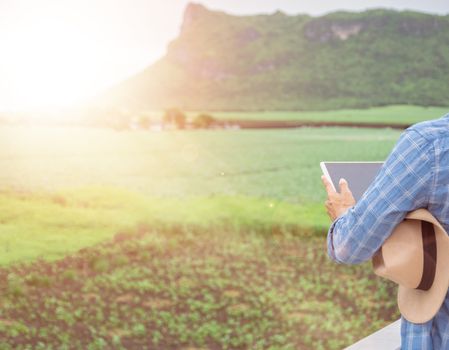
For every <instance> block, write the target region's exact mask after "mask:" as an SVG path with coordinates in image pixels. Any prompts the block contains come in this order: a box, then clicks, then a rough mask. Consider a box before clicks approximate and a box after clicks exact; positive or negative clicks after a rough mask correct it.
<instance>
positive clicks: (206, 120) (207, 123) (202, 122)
mask: <svg viewBox="0 0 449 350" xmlns="http://www.w3.org/2000/svg"><path fill="white" fill-rule="evenodd" d="M214 123H215V119H214V117H212V116H211V115H209V114H199V115H197V116H196V117H195V118H194V119H193V121H192V125H193V127H194V128H196V129H208V128H210V127H211V126H212V124H214Z"/></svg>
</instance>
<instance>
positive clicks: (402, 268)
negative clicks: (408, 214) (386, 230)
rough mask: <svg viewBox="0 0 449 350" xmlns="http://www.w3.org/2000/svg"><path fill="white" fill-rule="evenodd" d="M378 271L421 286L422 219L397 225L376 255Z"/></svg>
mask: <svg viewBox="0 0 449 350" xmlns="http://www.w3.org/2000/svg"><path fill="white" fill-rule="evenodd" d="M373 265H374V272H375V273H376V274H377V275H379V276H382V277H385V278H387V279H389V280H391V281H393V282H396V283H397V284H399V285H402V286H404V287H407V288H417V287H418V285H419V284H420V282H421V279H422V275H423V268H424V252H423V240H422V234H421V221H420V220H413V219H406V220H404V221H403V222H401V223H400V224H399V225H397V226H396V228H395V229H394V231H393V232H392V234H391V236H390V237H389V238H388V239H387V240H386V241H385V242H384V244H383V246H382V249H381V250H379V252H378V253H377V254H376V255H375V256H374V258H373Z"/></svg>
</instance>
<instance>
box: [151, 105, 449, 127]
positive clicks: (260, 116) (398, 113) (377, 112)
mask: <svg viewBox="0 0 449 350" xmlns="http://www.w3.org/2000/svg"><path fill="white" fill-rule="evenodd" d="M447 113H449V107H420V106H407V105H398V106H385V107H373V108H367V109H341V110H330V111H291V112H279V111H267V112H215V113H214V112H210V114H211V115H213V116H214V117H215V118H217V119H229V120H236V119H240V120H304V121H314V122H324V121H326V122H349V123H385V124H389V123H395V124H406V125H407V124H415V123H418V122H421V121H424V120H429V119H436V118H440V117H442V116H443V115H445V114H447ZM196 114H198V113H189V114H188V115H189V116H191V117H193V116H195V115H196ZM161 115H162V113H161ZM154 117H155V118H157V114H154Z"/></svg>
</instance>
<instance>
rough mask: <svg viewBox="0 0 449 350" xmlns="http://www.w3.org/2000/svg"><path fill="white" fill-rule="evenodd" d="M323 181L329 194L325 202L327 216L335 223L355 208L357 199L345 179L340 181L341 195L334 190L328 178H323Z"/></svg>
mask: <svg viewBox="0 0 449 350" xmlns="http://www.w3.org/2000/svg"><path fill="white" fill-rule="evenodd" d="M321 180H322V181H323V185H324V187H325V188H326V192H327V200H326V201H325V202H324V205H325V206H326V210H327V214H328V215H329V217H330V218H331V220H332V221H334V220H335V219H336V218H338V217H339V216H341V215H343V214H344V213H346V211H347V210H348V209H349V208H351V207H352V206H354V204H355V199H354V196H353V195H352V192H351V190H350V189H349V186H348V182H347V181H346V180H345V179H340V181H339V185H340V193H338V192H337V191H335V190H334V188H333V187H332V184H331V183H330V182H329V180H328V179H327V178H326V176H324V175H323V176H321Z"/></svg>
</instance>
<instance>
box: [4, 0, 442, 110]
mask: <svg viewBox="0 0 449 350" xmlns="http://www.w3.org/2000/svg"><path fill="white" fill-rule="evenodd" d="M199 2H200V3H201V4H203V5H205V6H206V7H208V8H210V9H215V10H222V11H226V12H228V13H231V14H236V15H243V14H258V13H273V12H275V11H277V10H281V11H283V12H285V13H288V14H299V13H302V14H304V13H306V14H309V15H314V16H317V15H323V14H325V13H328V12H333V11H336V10H349V11H362V10H365V9H368V8H380V7H382V8H392V9H398V10H403V9H411V10H417V11H421V12H427V13H434V14H441V15H445V14H448V13H449V1H448V0H430V1H422V0H419V1H418V0H396V1H391V0H390V1H388V0H384V1H381V0H365V1H360V0H351V1H339V0H333V1H331V0H329V1H324V0H313V1H296V0H202V1H199ZM187 3H188V1H187V0H164V1H160V0H158V1H157V0H0V111H2V110H3V111H4V110H36V109H45V108H53V107H63V106H68V105H70V104H72V103H75V102H78V101H82V100H83V99H85V98H88V97H90V96H94V95H95V94H96V93H98V92H100V91H103V90H104V89H106V88H107V87H108V86H111V85H113V84H116V83H118V82H120V81H121V80H123V79H125V78H126V77H129V76H131V75H133V74H136V73H137V72H139V71H141V70H142V69H144V68H145V67H147V66H148V65H150V64H151V63H152V62H154V61H155V60H157V59H158V58H161V57H162V56H163V55H164V53H165V48H166V46H167V44H168V43H169V42H170V41H171V40H173V39H174V38H175V37H176V36H177V34H178V33H179V29H180V26H181V23H182V15H183V11H184V9H185V7H186V5H187Z"/></svg>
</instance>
